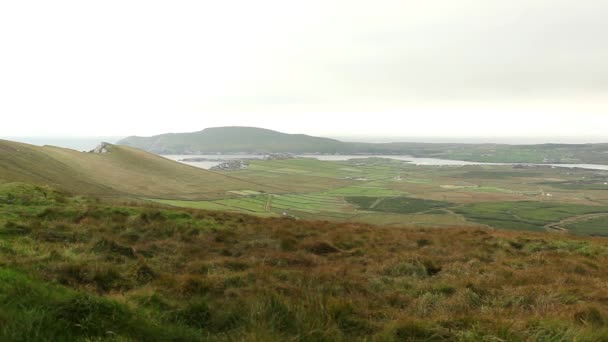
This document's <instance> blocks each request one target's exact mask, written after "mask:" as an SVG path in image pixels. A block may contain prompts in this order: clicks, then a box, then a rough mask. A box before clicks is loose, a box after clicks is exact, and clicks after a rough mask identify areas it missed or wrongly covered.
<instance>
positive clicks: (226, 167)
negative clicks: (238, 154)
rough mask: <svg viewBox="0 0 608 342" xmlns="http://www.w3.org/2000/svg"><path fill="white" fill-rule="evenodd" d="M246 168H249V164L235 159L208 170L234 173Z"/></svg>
mask: <svg viewBox="0 0 608 342" xmlns="http://www.w3.org/2000/svg"><path fill="white" fill-rule="evenodd" d="M248 166H249V163H247V162H246V161H244V160H238V159H235V160H227V161H225V162H223V163H221V164H219V165H216V166H214V167H212V168H211V169H210V170H214V171H236V170H243V169H246V168H247V167H248Z"/></svg>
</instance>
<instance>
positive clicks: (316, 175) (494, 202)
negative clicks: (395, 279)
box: [155, 158, 608, 235]
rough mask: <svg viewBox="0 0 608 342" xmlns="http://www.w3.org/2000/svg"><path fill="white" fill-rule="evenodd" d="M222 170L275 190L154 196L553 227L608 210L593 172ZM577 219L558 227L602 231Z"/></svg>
mask: <svg viewBox="0 0 608 342" xmlns="http://www.w3.org/2000/svg"><path fill="white" fill-rule="evenodd" d="M224 174H226V175H229V176H231V177H234V178H235V179H239V180H242V181H245V182H249V183H250V184H261V185H265V186H266V188H269V187H270V186H272V187H274V188H276V189H278V190H272V189H270V190H268V192H265V193H260V192H259V191H258V190H256V189H257V188H256V187H249V188H241V189H238V190H235V191H230V193H229V194H227V196H228V197H227V198H218V199H215V200H205V201H176V200H171V199H169V200H167V199H161V200H155V201H157V202H160V203H164V204H171V205H176V206H182V207H189V208H203V209H210V210H226V211H232V212H239V213H249V214H253V215H258V216H284V215H288V216H290V217H294V218H299V219H323V220H348V221H358V222H368V223H377V224H389V225H395V224H401V225H409V226H421V227H428V226H432V225H433V224H436V225H438V226H449V225H458V224H460V225H473V226H474V225H478V226H480V225H482V226H491V227H495V228H501V229H512V230H534V231H545V230H548V231H555V230H556V229H554V228H551V227H548V225H551V224H557V223H560V222H561V221H563V220H566V223H568V222H569V221H567V220H570V219H574V220H576V219H577V218H578V217H579V216H582V215H588V214H593V213H600V214H601V213H607V212H608V191H604V190H603V186H604V185H603V183H604V182H605V181H608V173H603V174H602V173H601V172H598V171H592V170H581V169H576V170H574V169H566V168H551V167H528V168H522V167H512V166H463V167H432V166H414V165H410V164H407V163H403V162H400V161H396V160H390V159H382V158H369V159H354V160H350V161H336V162H331V161H319V160H315V159H307V158H303V159H288V160H272V161H262V160H256V161H253V162H251V167H250V168H249V169H247V170H241V171H234V172H225V173H224ZM577 224H578V225H579V226H576V227H575V226H568V227H564V226H559V227H558V228H559V229H562V228H564V229H568V230H570V229H571V230H572V233H574V234H587V235H593V234H595V235H598V234H603V231H604V230H605V229H604V228H603V227H601V225H600V224H594V223H593V222H588V223H577ZM580 225H585V226H584V227H583V226H580Z"/></svg>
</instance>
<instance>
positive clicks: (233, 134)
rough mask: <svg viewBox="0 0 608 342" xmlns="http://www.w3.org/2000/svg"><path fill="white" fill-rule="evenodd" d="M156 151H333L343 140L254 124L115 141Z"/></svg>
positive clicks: (202, 152) (186, 152) (341, 147)
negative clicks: (252, 125)
mask: <svg viewBox="0 0 608 342" xmlns="http://www.w3.org/2000/svg"><path fill="white" fill-rule="evenodd" d="M118 144H120V145H126V146H132V147H136V148H140V149H144V150H147V151H150V152H154V153H159V154H193V153H200V154H204V153H215V152H223V153H235V152H247V153H255V152H260V153H268V152H293V153H306V152H320V153H336V152H340V151H343V150H345V149H346V147H347V146H346V144H344V143H342V142H340V141H337V140H333V139H327V138H317V137H311V136H308V135H304V134H285V133H280V132H276V131H272V130H268V129H261V128H253V127H217V128H207V129H205V130H202V131H200V132H192V133H169V134H161V135H157V136H153V137H128V138H125V139H123V140H121V141H119V142H118Z"/></svg>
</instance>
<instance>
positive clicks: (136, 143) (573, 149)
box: [117, 127, 608, 164]
mask: <svg viewBox="0 0 608 342" xmlns="http://www.w3.org/2000/svg"><path fill="white" fill-rule="evenodd" d="M117 144H119V145H125V146H131V147H135V148H139V149H142V150H146V151H148V152H152V153H156V154H213V153H280V152H288V153H313V154H314V153H318V154H378V155H380V154H400V155H412V156H415V157H432V158H444V159H454V160H466V161H476V162H508V163H572V164H575V163H587V164H608V144H540V145H505V144H456V143H441V144H437V143H416V142H394V143H358V142H342V141H339V140H335V139H328V138H320V137H313V136H309V135H304V134H286V133H281V132H276V131H272V130H268V129H262V128H254V127H216V128H207V129H204V130H202V131H199V132H191V133H168V134H161V135H156V136H152V137H137V136H132V137H128V138H125V139H123V140H121V141H119V142H118V143H117Z"/></svg>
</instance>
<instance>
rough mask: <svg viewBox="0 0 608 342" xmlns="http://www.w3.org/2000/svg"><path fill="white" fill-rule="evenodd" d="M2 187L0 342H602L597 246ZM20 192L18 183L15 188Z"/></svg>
mask: <svg viewBox="0 0 608 342" xmlns="http://www.w3.org/2000/svg"><path fill="white" fill-rule="evenodd" d="M15 188H16V187H15V186H12V187H11V189H10V191H12V192H13V193H14V197H13V198H12V202H11V203H12V204H10V205H9V204H6V203H4V202H3V201H2V196H1V195H2V190H1V189H0V340H2V341H25V340H27V341H106V340H107V341H203V340H211V341H363V340H365V341H606V340H608V302H607V301H606V298H608V290H607V288H606V282H608V273H607V272H605V269H604V265H606V263H608V243H607V241H606V240H605V239H598V238H573V237H568V236H563V235H558V234H535V233H522V232H505V231H493V230H488V229H462V228H458V227H453V229H441V230H438V229H430V228H426V229H408V228H407V227H398V228H389V227H375V226H370V225H366V224H356V223H330V222H322V221H317V222H314V221H295V220H290V219H284V218H281V219H277V218H275V219H262V218H256V217H252V216H246V215H239V214H230V213H218V212H208V211H199V210H189V209H168V208H164V207H153V206H137V205H132V204H130V205H126V204H121V203H118V202H114V203H109V202H106V201H101V202H98V201H92V200H90V199H87V198H63V199H62V200H61V201H59V202H58V201H56V200H55V199H54V198H50V197H48V196H47V197H46V198H45V196H41V189H39V188H36V187H30V188H28V186H27V185H19V186H17V188H18V190H19V191H16V189H15ZM28 189H29V190H28Z"/></svg>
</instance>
